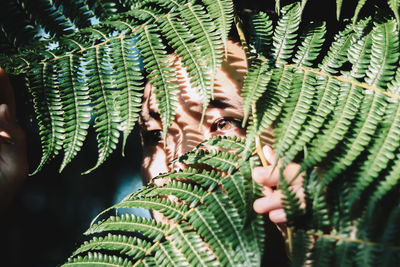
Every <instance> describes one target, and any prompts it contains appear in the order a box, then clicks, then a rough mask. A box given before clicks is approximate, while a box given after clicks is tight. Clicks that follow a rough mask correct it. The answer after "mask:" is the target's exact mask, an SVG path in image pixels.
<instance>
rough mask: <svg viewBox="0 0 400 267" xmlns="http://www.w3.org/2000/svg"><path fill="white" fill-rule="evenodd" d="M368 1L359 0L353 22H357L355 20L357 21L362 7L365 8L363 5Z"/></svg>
mask: <svg viewBox="0 0 400 267" xmlns="http://www.w3.org/2000/svg"><path fill="white" fill-rule="evenodd" d="M366 2H367V0H359V1H358V2H357V6H356V8H355V11H354V15H353V24H355V22H356V21H357V18H358V14H359V13H360V11H361V9H362V8H363V6H364V5H365V3H366Z"/></svg>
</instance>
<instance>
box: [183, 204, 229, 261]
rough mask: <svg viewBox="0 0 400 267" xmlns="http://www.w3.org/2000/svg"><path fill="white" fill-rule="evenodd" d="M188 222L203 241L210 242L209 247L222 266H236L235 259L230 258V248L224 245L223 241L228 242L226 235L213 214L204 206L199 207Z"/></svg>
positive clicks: (190, 215)
mask: <svg viewBox="0 0 400 267" xmlns="http://www.w3.org/2000/svg"><path fill="white" fill-rule="evenodd" d="M188 220H189V223H190V224H191V225H192V226H193V228H194V229H196V231H197V232H198V233H199V235H200V236H201V237H202V239H203V240H204V241H205V242H208V244H209V246H210V247H211V248H212V249H213V251H215V254H216V255H217V257H218V260H219V261H220V262H221V264H222V265H227V264H229V265H230V266H235V263H234V262H233V259H232V258H231V257H230V254H231V252H229V250H230V249H229V247H226V246H225V244H223V243H222V240H226V235H225V233H224V232H222V230H221V229H220V228H219V227H218V222H217V220H216V218H215V216H214V215H213V214H212V213H210V212H209V211H207V210H206V209H205V208H204V207H203V206H199V207H197V208H196V209H194V210H193V212H191V213H190V214H189V216H188Z"/></svg>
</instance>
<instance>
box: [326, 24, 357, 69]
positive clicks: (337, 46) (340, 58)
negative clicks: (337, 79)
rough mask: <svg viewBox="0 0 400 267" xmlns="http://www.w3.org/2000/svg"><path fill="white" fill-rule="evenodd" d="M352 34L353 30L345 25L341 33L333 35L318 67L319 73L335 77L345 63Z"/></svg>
mask: <svg viewBox="0 0 400 267" xmlns="http://www.w3.org/2000/svg"><path fill="white" fill-rule="evenodd" d="M353 34H354V28H353V27H352V26H349V25H347V26H346V28H345V29H344V30H343V31H340V32H339V33H338V34H336V35H335V37H334V39H335V41H334V42H333V43H332V44H331V46H330V48H329V51H328V53H327V55H326V56H325V57H324V59H323V60H322V62H321V64H320V65H319V66H318V67H319V69H320V71H321V72H326V73H330V74H333V75H336V74H337V73H338V70H339V69H340V67H341V66H343V64H344V62H346V61H347V60H348V59H347V55H348V49H349V47H350V44H351V41H352V38H353Z"/></svg>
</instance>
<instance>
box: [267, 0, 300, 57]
mask: <svg viewBox="0 0 400 267" xmlns="http://www.w3.org/2000/svg"><path fill="white" fill-rule="evenodd" d="M299 24H300V5H299V4H298V3H296V4H292V5H287V6H285V7H283V8H282V17H281V18H280V19H279V21H278V25H277V26H276V28H275V31H274V36H273V46H274V48H273V59H274V60H275V61H276V62H277V63H280V64H282V63H287V62H288V59H289V58H290V57H291V55H292V53H293V49H294V46H295V44H296V37H297V34H296V32H297V30H298V28H299Z"/></svg>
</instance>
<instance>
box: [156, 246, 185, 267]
mask: <svg viewBox="0 0 400 267" xmlns="http://www.w3.org/2000/svg"><path fill="white" fill-rule="evenodd" d="M155 260H156V263H157V265H158V266H176V267H179V266H189V262H187V261H186V259H185V257H184V256H183V255H182V254H181V253H180V251H179V250H178V249H176V248H174V247H173V246H172V245H169V244H165V245H164V244H160V245H159V246H158V250H157V252H156V255H155Z"/></svg>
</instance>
